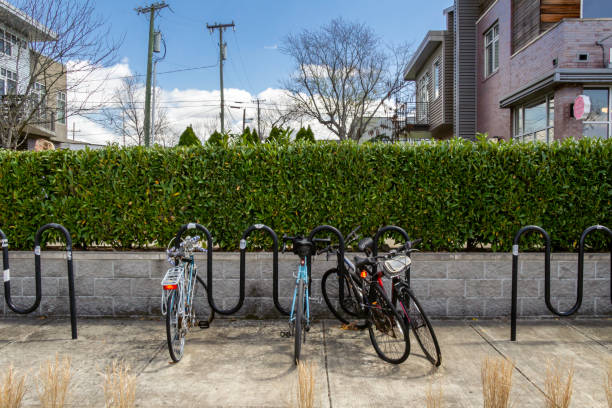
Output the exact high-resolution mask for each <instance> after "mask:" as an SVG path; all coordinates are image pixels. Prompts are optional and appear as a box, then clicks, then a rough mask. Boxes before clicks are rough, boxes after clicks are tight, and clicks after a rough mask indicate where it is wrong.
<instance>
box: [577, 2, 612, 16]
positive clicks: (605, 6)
mask: <svg viewBox="0 0 612 408" xmlns="http://www.w3.org/2000/svg"><path fill="white" fill-rule="evenodd" d="M609 17H612V2H611V1H610V0H582V18H609Z"/></svg>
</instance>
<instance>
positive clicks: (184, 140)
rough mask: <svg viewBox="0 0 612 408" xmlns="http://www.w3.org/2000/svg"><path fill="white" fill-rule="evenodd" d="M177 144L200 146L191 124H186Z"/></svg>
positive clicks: (200, 143)
mask: <svg viewBox="0 0 612 408" xmlns="http://www.w3.org/2000/svg"><path fill="white" fill-rule="evenodd" d="M178 145H179V146H201V145H202V142H200V139H198V137H197V136H196V134H195V132H194V131H193V128H192V127H191V125H189V126H187V129H185V131H184V132H183V134H182V135H181V138H180V139H179V142H178Z"/></svg>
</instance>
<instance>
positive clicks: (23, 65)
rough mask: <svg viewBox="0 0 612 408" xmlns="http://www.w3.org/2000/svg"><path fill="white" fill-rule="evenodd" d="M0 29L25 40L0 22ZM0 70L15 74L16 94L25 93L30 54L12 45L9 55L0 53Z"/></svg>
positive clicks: (28, 78)
mask: <svg viewBox="0 0 612 408" xmlns="http://www.w3.org/2000/svg"><path fill="white" fill-rule="evenodd" d="M0 29H2V30H3V31H5V32H6V31H8V32H9V33H11V34H13V35H15V36H18V37H19V38H20V39H22V40H23V39H25V38H26V36H25V34H24V33H21V32H18V31H17V30H15V29H13V28H12V27H10V26H8V25H7V24H5V23H2V22H0ZM0 68H4V69H8V70H10V71H12V72H16V73H17V91H18V93H23V92H25V90H26V88H27V86H28V82H29V80H30V53H29V51H27V50H25V49H23V48H21V47H19V46H16V45H13V47H12V53H11V55H6V54H4V53H3V52H0Z"/></svg>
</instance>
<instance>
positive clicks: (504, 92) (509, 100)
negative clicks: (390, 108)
mask: <svg viewBox="0 0 612 408" xmlns="http://www.w3.org/2000/svg"><path fill="white" fill-rule="evenodd" d="M444 14H445V16H446V22H447V24H446V26H447V27H446V30H444V31H430V32H429V33H428V34H427V36H426V38H425V40H424V41H423V43H422V44H421V46H420V47H419V49H418V50H417V52H416V54H415V56H414V58H413V59H412V61H411V63H410V64H409V66H408V68H407V70H406V72H405V79H406V80H411V81H415V82H416V86H417V98H418V97H419V95H421V98H427V99H428V100H429V102H430V119H429V121H430V131H431V132H432V135H433V136H434V137H438V138H445V137H450V136H452V135H457V136H460V137H463V138H468V139H473V138H474V137H475V134H476V132H481V133H488V134H489V136H490V137H494V138H501V139H505V140H509V139H511V138H515V139H517V140H521V141H530V140H540V141H552V140H555V139H564V138H567V137H575V138H580V137H583V136H584V137H603V138H610V137H612V116H611V115H612V113H611V112H612V101H611V99H612V98H611V94H612V56H611V55H610V50H611V49H612V1H610V0H455V2H454V5H453V6H452V7H450V8H448V9H446V10H444ZM440 67H441V69H442V71H441V72H440ZM424 93H425V94H427V96H422V95H423V94H424ZM578 95H586V96H588V97H589V100H590V102H591V111H590V113H589V114H588V115H586V117H585V118H584V120H577V119H575V118H574V117H573V116H572V109H571V107H572V104H573V102H574V100H575V98H576V97H577V96H578ZM438 106H441V107H442V111H443V112H444V114H443V117H444V121H445V122H444V123H441V122H440V120H438V119H437V118H438V117H439V116H436V112H437V110H438V109H439V108H438ZM450 118H452V120H451V119H450Z"/></svg>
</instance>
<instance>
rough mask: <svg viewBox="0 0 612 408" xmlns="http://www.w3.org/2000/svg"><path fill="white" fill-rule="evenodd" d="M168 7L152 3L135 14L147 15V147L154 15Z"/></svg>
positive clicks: (145, 141) (145, 135) (145, 126)
mask: <svg viewBox="0 0 612 408" xmlns="http://www.w3.org/2000/svg"><path fill="white" fill-rule="evenodd" d="M166 7H168V5H167V4H166V3H165V2H163V1H162V2H159V3H153V4H151V5H150V6H148V7H138V8H137V9H136V12H137V13H138V14H139V15H140V14H146V13H149V14H150V16H149V50H148V53H147V84H146V93H145V118H144V144H145V147H149V141H150V136H151V76H152V71H153V35H154V26H155V13H156V12H157V11H158V10H161V9H164V8H166Z"/></svg>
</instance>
